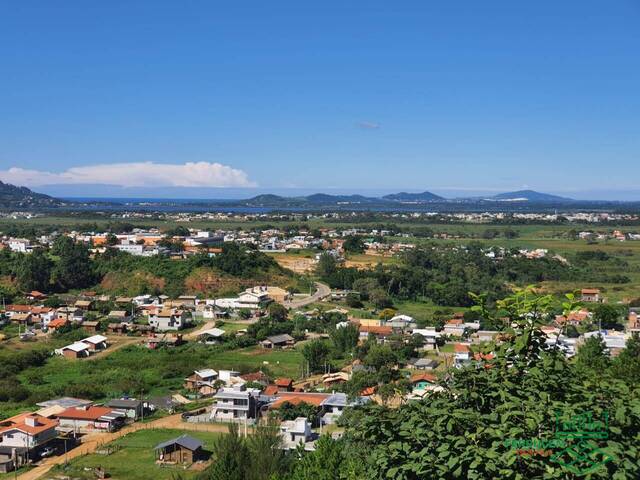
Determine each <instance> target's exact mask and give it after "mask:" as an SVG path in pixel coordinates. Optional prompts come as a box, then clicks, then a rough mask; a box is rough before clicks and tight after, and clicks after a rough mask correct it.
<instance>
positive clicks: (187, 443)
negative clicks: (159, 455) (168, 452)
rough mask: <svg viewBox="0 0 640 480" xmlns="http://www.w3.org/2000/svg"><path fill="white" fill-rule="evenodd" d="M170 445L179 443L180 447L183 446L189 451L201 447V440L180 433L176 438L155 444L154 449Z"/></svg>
mask: <svg viewBox="0 0 640 480" xmlns="http://www.w3.org/2000/svg"><path fill="white" fill-rule="evenodd" d="M171 445H180V446H181V447H184V448H186V449H187V450H191V451H195V450H198V449H199V448H202V442H201V441H200V440H198V439H197V438H193V437H191V436H189V435H181V436H180V437H178V438H172V439H171V440H167V441H166V442H162V443H159V444H158V445H156V447H155V450H160V449H163V448H166V447H169V446H171Z"/></svg>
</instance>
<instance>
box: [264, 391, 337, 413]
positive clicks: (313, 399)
mask: <svg viewBox="0 0 640 480" xmlns="http://www.w3.org/2000/svg"><path fill="white" fill-rule="evenodd" d="M328 397H329V394H327V393H298V392H280V393H279V394H278V398H277V399H276V401H275V402H273V403H272V404H271V406H270V408H276V409H277V408H280V407H281V406H282V404H283V403H287V402H288V403H291V404H293V405H300V404H301V403H308V404H309V405H315V406H316V407H319V406H320V404H321V403H322V402H323V401H324V400H326V399H327V398H328Z"/></svg>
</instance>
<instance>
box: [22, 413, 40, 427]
mask: <svg viewBox="0 0 640 480" xmlns="http://www.w3.org/2000/svg"><path fill="white" fill-rule="evenodd" d="M24 424H25V425H26V426H28V427H37V426H38V425H40V423H39V422H38V419H37V418H36V417H34V416H32V415H27V416H26V417H25V418H24Z"/></svg>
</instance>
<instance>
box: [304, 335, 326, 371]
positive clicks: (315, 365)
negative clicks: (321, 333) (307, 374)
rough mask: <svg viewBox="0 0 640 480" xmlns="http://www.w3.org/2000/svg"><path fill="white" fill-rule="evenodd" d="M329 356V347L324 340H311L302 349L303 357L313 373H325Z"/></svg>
mask: <svg viewBox="0 0 640 480" xmlns="http://www.w3.org/2000/svg"><path fill="white" fill-rule="evenodd" d="M328 355H329V347H328V346H327V343H326V342H325V341H323V340H320V339H316V340H311V341H310V342H308V343H306V344H305V345H304V347H302V356H303V357H304V359H305V360H306V361H307V366H308V369H309V371H311V372H324V371H325V369H326V361H327V357H328Z"/></svg>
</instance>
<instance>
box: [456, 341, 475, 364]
mask: <svg viewBox="0 0 640 480" xmlns="http://www.w3.org/2000/svg"><path fill="white" fill-rule="evenodd" d="M453 351H454V362H455V365H456V366H462V365H465V364H466V363H468V362H469V361H470V360H471V350H470V349H469V345H466V344H464V343H456V344H455V345H454V346H453Z"/></svg>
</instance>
